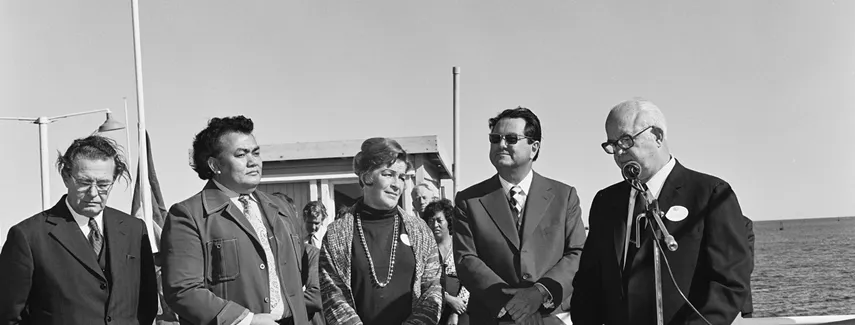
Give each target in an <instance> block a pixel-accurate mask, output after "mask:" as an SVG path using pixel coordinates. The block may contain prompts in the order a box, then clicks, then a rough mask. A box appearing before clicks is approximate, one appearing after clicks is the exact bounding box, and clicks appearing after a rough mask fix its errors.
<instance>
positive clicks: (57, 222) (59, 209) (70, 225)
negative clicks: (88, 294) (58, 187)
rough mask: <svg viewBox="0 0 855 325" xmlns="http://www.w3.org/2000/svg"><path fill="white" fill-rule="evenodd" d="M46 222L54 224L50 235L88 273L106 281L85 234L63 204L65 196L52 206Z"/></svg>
mask: <svg viewBox="0 0 855 325" xmlns="http://www.w3.org/2000/svg"><path fill="white" fill-rule="evenodd" d="M47 222H49V223H52V224H54V227H53V228H52V229H51V230H50V235H51V236H52V237H53V238H54V239H56V241H58V242H59V243H60V245H62V247H64V248H65V249H66V250H67V251H68V252H69V253H70V254H71V255H72V256H74V258H75V259H77V260H78V261H79V262H80V264H83V266H84V267H86V269H88V270H89V272H90V273H92V274H93V275H95V276H97V277H98V278H100V279H102V280H104V281H106V280H107V277H106V276H104V272H103V271H101V267H100V266H98V260H97V258H96V256H95V252H94V251H93V250H92V246H90V245H89V242H87V241H86V236H85V235H83V233H82V232H81V231H80V227H79V226H78V225H77V223H76V222H74V218H73V217H72V216H71V212H70V211H68V207H67V206H66V205H65V196H63V197H62V199H60V200H59V203H57V205H56V206H54V207H53V208H52V209H51V211H50V215H49V216H48V220H47Z"/></svg>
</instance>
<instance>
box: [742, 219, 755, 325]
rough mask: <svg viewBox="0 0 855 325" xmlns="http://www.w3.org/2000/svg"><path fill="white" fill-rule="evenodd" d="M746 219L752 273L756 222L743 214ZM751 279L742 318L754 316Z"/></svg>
mask: <svg viewBox="0 0 855 325" xmlns="http://www.w3.org/2000/svg"><path fill="white" fill-rule="evenodd" d="M742 218H743V220H745V232H746V233H747V235H748V251H749V252H750V253H751V270H750V271H749V272H748V274H749V275H750V274H751V273H754V222H753V221H751V219H749V218H748V217H746V216H742ZM750 284H751V283H750V281H749V287H748V293H747V294H746V296H745V304H744V305H743V307H742V318H752V317H754V298H752V297H751V286H750Z"/></svg>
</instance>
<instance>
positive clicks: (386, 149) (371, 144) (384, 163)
mask: <svg viewBox="0 0 855 325" xmlns="http://www.w3.org/2000/svg"><path fill="white" fill-rule="evenodd" d="M396 161H403V162H404V163H406V164H407V171H410V170H411V169H413V165H412V164H411V163H410V161H409V160H407V152H406V151H404V148H402V147H401V145H400V144H398V141H395V140H393V139H389V138H370V139H368V140H365V141H363V142H362V147H361V148H360V150H359V153H357V154H356V156H354V157H353V173H355V174H356V176H357V177H359V186H360V187H364V186H365V185H371V184H372V181H371V180H370V179H367V178H366V177H367V176H369V175H370V174H371V172H373V171H375V170H377V169H378V168H381V167H388V166H391V165H392V164H394V163H395V162H396Z"/></svg>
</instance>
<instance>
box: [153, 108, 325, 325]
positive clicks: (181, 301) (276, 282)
mask: <svg viewBox="0 0 855 325" xmlns="http://www.w3.org/2000/svg"><path fill="white" fill-rule="evenodd" d="M253 127H254V125H253V123H252V120H250V119H248V118H246V117H244V116H235V117H225V118H213V119H211V120H210V121H209V122H208V126H207V127H206V128H205V129H203V130H202V131H201V132H199V133H198V134H197V135H196V138H195V139H194V141H193V161H194V164H193V166H192V167H193V169H194V170H195V171H196V173H197V174H198V175H199V178H201V179H203V180H206V181H207V184H205V186H204V187H203V188H202V190H201V191H200V192H199V193H197V194H195V195H193V196H191V197H189V198H187V199H186V200H184V201H182V202H180V203H178V204H175V205H173V206H172V208H171V209H170V210H169V216H168V217H167V218H166V223H165V225H164V228H163V237H162V239H161V246H162V248H163V254H164V265H163V292H164V295H165V296H166V302H167V303H168V304H169V307H171V308H172V310H174V311H175V312H176V313H177V314H178V316H179V318H180V319H181V324H229V325H234V324H239V325H249V324H252V325H273V324H280V325H286V324H306V323H307V322H308V318H307V315H306V312H307V309H306V302H305V299H304V295H303V294H302V293H303V289H302V288H303V280H302V278H301V275H302V274H303V273H302V272H303V270H304V269H305V266H304V264H303V263H302V259H301V256H302V255H303V252H304V247H303V244H302V242H301V240H300V235H299V234H300V232H299V231H298V229H297V228H295V227H294V226H293V223H292V222H287V221H286V220H289V219H294V218H296V216H294V215H291V214H293V211H291V210H292V209H290V208H287V207H286V203H285V202H284V201H282V200H280V199H279V198H276V197H274V196H271V195H269V194H267V193H264V192H263V191H260V190H258V185H259V184H260V182H261V173H262V160H261V148H260V147H259V145H258V143H257V142H256V141H255V136H254V135H253V134H252V131H253ZM318 304H319V302H318Z"/></svg>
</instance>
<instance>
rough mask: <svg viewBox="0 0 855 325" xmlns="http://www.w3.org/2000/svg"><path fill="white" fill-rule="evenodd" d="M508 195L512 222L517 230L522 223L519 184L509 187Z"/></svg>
mask: <svg viewBox="0 0 855 325" xmlns="http://www.w3.org/2000/svg"><path fill="white" fill-rule="evenodd" d="M508 196H510V197H511V198H510V200H509V201H510V203H511V212H512V213H513V215H514V224H516V226H517V230H519V229H520V226H521V225H522V201H523V200H524V198H523V195H522V188H520V187H519V186H514V187H511V190H510V191H508Z"/></svg>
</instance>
